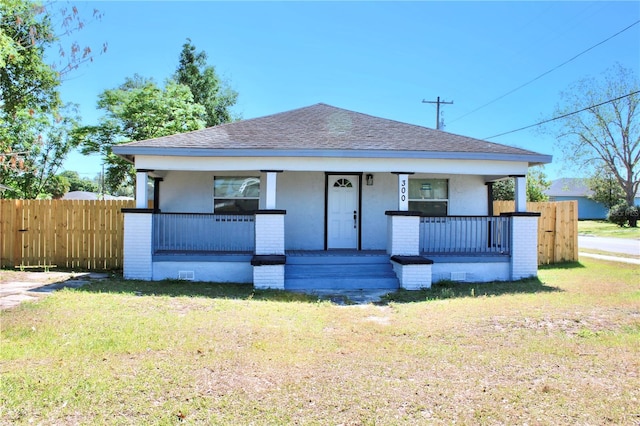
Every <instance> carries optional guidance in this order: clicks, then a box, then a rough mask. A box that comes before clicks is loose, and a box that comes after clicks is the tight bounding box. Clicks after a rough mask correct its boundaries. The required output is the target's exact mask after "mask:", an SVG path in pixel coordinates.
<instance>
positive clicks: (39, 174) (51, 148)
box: [0, 0, 106, 198]
mask: <svg viewBox="0 0 640 426" xmlns="http://www.w3.org/2000/svg"><path fill="white" fill-rule="evenodd" d="M94 17H96V18H99V12H97V11H94ZM54 18H56V22H59V25H56V26H55V27H54V25H53V24H52V21H54ZM58 20H59V21H58ZM84 25H85V21H84V20H83V19H82V18H81V17H80V14H79V12H78V9H77V8H76V7H66V6H60V4H59V3H56V2H53V1H52V2H47V3H44V4H39V3H35V2H32V1H29V0H2V2H0V181H1V182H3V184H4V185H6V186H9V187H10V188H11V189H10V190H7V191H6V192H5V194H4V195H5V196H14V197H21V198H35V197H37V196H42V195H44V194H47V193H49V194H50V193H51V191H50V190H51V189H52V188H54V189H55V188H57V187H59V185H53V184H51V185H50V184H49V180H50V179H52V178H53V176H55V173H56V171H57V169H58V168H59V166H60V164H61V163H62V161H63V160H64V157H65V156H66V155H67V154H68V153H69V152H70V151H71V149H73V147H74V146H75V145H74V142H73V140H72V139H71V138H69V133H70V131H71V128H72V127H73V126H74V125H76V123H77V118H76V117H75V111H74V110H73V108H70V107H63V105H62V101H61V99H60V95H59V92H58V87H59V85H60V81H61V79H62V78H63V77H64V76H65V75H67V73H69V72H70V71H72V70H74V69H76V68H77V67H78V66H79V65H80V64H82V63H84V62H87V61H90V60H92V58H93V56H92V52H91V49H90V48H89V47H84V48H81V47H80V45H79V44H78V43H77V42H75V41H73V42H71V45H70V46H69V47H65V46H63V44H62V42H63V40H62V38H63V37H64V36H68V35H69V34H71V33H73V32H75V31H78V30H80V29H81V28H83V27H84ZM56 29H57V30H58V32H57V33H56V32H55V31H54V30H56ZM54 48H57V50H58V52H59V54H60V56H59V59H58V60H57V61H54V63H48V62H47V61H46V60H45V52H46V51H47V50H52V49H54ZM103 49H106V45H105V46H103ZM65 114H70V115H65ZM54 192H55V191H54Z"/></svg>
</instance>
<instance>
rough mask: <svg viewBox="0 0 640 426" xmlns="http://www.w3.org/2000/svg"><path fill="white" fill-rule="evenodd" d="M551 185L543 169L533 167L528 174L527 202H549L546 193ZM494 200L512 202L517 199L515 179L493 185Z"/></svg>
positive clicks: (500, 181)
mask: <svg viewBox="0 0 640 426" xmlns="http://www.w3.org/2000/svg"><path fill="white" fill-rule="evenodd" d="M550 185H551V183H550V182H549V181H547V176H546V175H545V173H544V170H543V169H542V168H541V167H532V168H530V169H529V172H528V173H527V201H532V202H538V201H547V199H548V197H547V196H546V195H545V193H544V191H545V190H547V189H548V188H549V186H550ZM493 199H494V200H502V201H512V200H514V199H515V182H514V181H513V179H505V180H499V181H497V182H494V183H493Z"/></svg>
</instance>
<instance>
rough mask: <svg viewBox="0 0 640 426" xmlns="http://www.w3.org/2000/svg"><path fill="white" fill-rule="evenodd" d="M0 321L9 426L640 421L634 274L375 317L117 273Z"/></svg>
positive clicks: (423, 301) (581, 273)
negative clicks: (116, 276) (135, 278)
mask: <svg viewBox="0 0 640 426" xmlns="http://www.w3.org/2000/svg"><path fill="white" fill-rule="evenodd" d="M0 315H1V316H0V321H1V326H2V334H1V340H0V344H1V350H0V374H1V382H0V396H1V398H2V401H1V405H2V408H1V413H0V423H2V424H110V425H111V424H123V425H130V424H161V425H174V424H179V423H180V424H229V425H237V424H253V425H281V424H312V425H339V424H343V425H374V424H381V425H388V424H392V425H395V424H406V425H415V424H427V425H431V424H442V425H449V424H452V423H454V422H455V423H457V424H469V425H476V424H518V425H522V424H530V425H558V424H571V425H574V424H593V425H596V424H597V425H600V424H627V425H635V424H638V422H640V376H639V372H640V271H639V270H638V268H637V265H626V264H618V263H607V262H601V261H597V260H591V259H585V260H584V262H582V263H581V264H578V263H573V264H565V265H562V266H556V267H545V268H543V269H541V270H540V273H539V279H529V280H524V281H520V282H515V283H491V284H454V283H443V284H442V285H439V286H436V287H434V289H433V290H431V291H419V292H399V293H396V294H393V295H390V296H389V297H388V298H387V300H386V301H385V303H384V304H382V305H364V306H363V305H356V306H337V305H334V304H331V303H329V302H321V301H317V300H315V299H314V298H308V297H304V296H300V295H292V294H289V293H285V292H275V291H272V292H259V291H255V292H254V291H253V290H252V289H251V287H249V286H235V287H234V286H232V285H213V284H204V283H203V284H193V283H175V282H162V283H142V282H125V281H121V280H117V279H111V280H106V281H98V282H94V283H92V284H91V285H89V286H87V287H84V288H82V289H80V290H73V291H72V290H65V291H60V292H56V293H54V294H53V295H51V296H48V297H46V298H43V299H41V300H40V301H38V302H37V303H29V304H23V305H22V306H20V307H18V308H15V309H11V310H7V311H3V312H2V313H1V314H0Z"/></svg>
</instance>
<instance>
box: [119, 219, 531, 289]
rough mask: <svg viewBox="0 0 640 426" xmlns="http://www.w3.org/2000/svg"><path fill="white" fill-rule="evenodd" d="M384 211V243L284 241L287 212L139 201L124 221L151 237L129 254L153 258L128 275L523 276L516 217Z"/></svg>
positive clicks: (263, 283) (223, 278) (395, 281)
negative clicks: (208, 210)
mask: <svg viewBox="0 0 640 426" xmlns="http://www.w3.org/2000/svg"><path fill="white" fill-rule="evenodd" d="M387 214H388V229H387V232H388V239H389V244H388V246H387V249H386V250H346V249H345V250H300V249H291V250H287V249H285V246H286V244H285V241H284V229H283V228H284V216H285V215H286V212H284V211H278V210H275V211H257V212H255V213H252V214H194V213H158V212H153V210H149V209H132V210H129V211H127V212H126V215H125V217H126V219H125V227H126V228H127V229H131V228H134V227H135V229H136V231H137V232H139V233H140V234H139V235H140V236H141V235H142V234H143V232H142V230H143V228H145V227H146V228H147V229H148V230H149V233H148V235H150V237H151V238H149V239H148V240H147V239H145V238H140V237H139V238H135V241H128V242H125V250H128V251H129V252H130V253H131V252H132V251H133V250H139V249H142V248H144V246H145V244H148V246H147V247H146V248H144V250H141V254H140V256H138V257H137V258H135V259H137V260H136V263H135V265H136V266H137V267H138V268H139V267H140V265H144V264H147V265H148V266H147V267H146V268H144V269H138V270H137V271H136V270H134V269H135V268H132V266H133V265H125V276H126V277H127V278H138V279H147V280H162V279H185V280H194V281H217V282H253V283H254V285H256V287H257V288H281V289H286V290H302V291H313V290H329V289H354V290H359V289H389V290H390V291H392V290H394V289H397V288H399V287H402V288H408V289H416V288H422V287H430V285H431V283H432V282H437V281H440V280H454V281H493V280H510V279H514V278H515V279H517V278H518V277H515V276H514V269H513V264H514V262H513V255H512V244H513V241H514V237H518V235H520V236H522V235H521V234H522V232H520V230H517V229H514V222H515V221H517V220H519V219H520V218H518V217H511V216H500V217H492V216H446V217H423V216H420V215H416V214H415V212H387ZM265 220H266V221H267V222H268V223H265ZM261 224H262V225H261ZM534 229H535V227H534ZM131 234H133V232H131V231H129V232H126V233H125V235H131ZM407 237H408V238H407ZM399 240H401V241H399ZM136 247H137V248H136ZM147 250H148V252H147ZM144 252H147V253H148V257H145V256H142V254H143V253H144ZM132 257H133V256H129V257H128V258H132ZM143 257H144V258H145V259H146V260H145V262H142V263H141V262H140V259H142V258H143ZM536 266H537V265H536ZM534 273H535V271H534ZM529 275H531V274H529Z"/></svg>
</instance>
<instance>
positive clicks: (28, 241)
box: [0, 200, 135, 270]
mask: <svg viewBox="0 0 640 426" xmlns="http://www.w3.org/2000/svg"><path fill="white" fill-rule="evenodd" d="M134 206H135V202H134V201H132V200H100V201H83V200H0V266H1V267H3V268H11V267H20V266H38V265H40V266H44V265H56V266H57V267H59V268H65V269H82V270H84V269H91V270H111V269H121V268H122V264H123V241H124V235H123V234H124V215H123V214H122V212H121V210H122V209H123V208H132V207H134Z"/></svg>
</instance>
